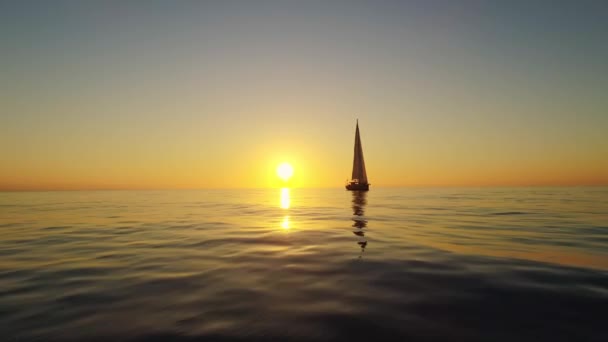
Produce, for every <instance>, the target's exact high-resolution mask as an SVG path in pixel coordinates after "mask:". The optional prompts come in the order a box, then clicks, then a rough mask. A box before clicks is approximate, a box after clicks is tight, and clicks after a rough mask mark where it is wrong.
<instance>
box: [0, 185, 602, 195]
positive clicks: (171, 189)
mask: <svg viewBox="0 0 608 342" xmlns="http://www.w3.org/2000/svg"><path fill="white" fill-rule="evenodd" d="M581 187H585V188H591V187H608V183H599V184H516V185H504V184H503V185H500V184H480V185H454V184H452V185H441V184H436V185H431V184H427V185H379V186H374V187H373V188H379V189H387V188H581ZM281 188H289V189H343V188H344V187H343V186H310V187H302V186H297V187H294V186H278V187H224V188H222V187H220V188H213V187H192V188H153V187H150V188H118V187H116V188H112V187H107V188H74V189H71V188H54V189H44V188H39V189H1V188H0V193H9V192H85V191H194V190H266V189H281Z"/></svg>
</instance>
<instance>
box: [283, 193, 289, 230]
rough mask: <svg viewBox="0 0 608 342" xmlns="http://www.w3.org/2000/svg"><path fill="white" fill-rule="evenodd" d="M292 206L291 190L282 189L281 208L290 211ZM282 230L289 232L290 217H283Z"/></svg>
mask: <svg viewBox="0 0 608 342" xmlns="http://www.w3.org/2000/svg"><path fill="white" fill-rule="evenodd" d="M290 206H291V197H290V193H289V188H282V189H281V208H282V209H289V207H290ZM281 228H283V229H284V230H289V228H290V226H289V215H285V216H283V221H282V222H281Z"/></svg>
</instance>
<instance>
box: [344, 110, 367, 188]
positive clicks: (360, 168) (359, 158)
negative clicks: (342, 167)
mask: <svg viewBox="0 0 608 342" xmlns="http://www.w3.org/2000/svg"><path fill="white" fill-rule="evenodd" d="M369 186H370V184H369V183H368V182H367V172H366V171H365V160H364V159H363V148H362V147H361V136H360V135H359V120H357V128H356V130H355V155H354V158H353V173H352V175H351V179H350V181H348V180H347V183H346V190H351V191H367V190H369Z"/></svg>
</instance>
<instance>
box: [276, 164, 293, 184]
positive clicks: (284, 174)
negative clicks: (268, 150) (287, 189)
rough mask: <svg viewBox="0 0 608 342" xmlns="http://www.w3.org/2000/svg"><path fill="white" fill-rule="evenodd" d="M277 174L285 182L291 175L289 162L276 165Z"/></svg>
mask: <svg viewBox="0 0 608 342" xmlns="http://www.w3.org/2000/svg"><path fill="white" fill-rule="evenodd" d="M277 175H278V176H279V178H281V179H282V180H283V181H284V182H287V181H288V180H289V178H291V176H293V167H292V166H291V164H289V163H281V164H279V166H278V167H277Z"/></svg>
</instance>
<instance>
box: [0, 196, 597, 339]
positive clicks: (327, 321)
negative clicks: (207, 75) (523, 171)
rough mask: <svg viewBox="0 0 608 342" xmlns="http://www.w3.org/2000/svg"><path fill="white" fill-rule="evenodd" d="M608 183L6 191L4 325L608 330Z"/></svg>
mask: <svg viewBox="0 0 608 342" xmlns="http://www.w3.org/2000/svg"><path fill="white" fill-rule="evenodd" d="M607 312H608V188H606V187H557V188H542V187H530V188H377V187H372V189H371V190H370V191H369V192H367V193H354V192H348V191H345V190H343V189H260V190H252V189H244V190H232V189H231V190H171V191H67V192H5V193H0V340H2V341H30V340H40V341H49V340H51V341H80V340H83V341H84V340H86V341H90V340H99V341H110V340H111V341H148V340H151V341H166V340H168V341H197V340H210V341H248V340H277V341H330V340H339V341H347V340H365V339H367V340H396V341H608V318H607V317H608V313H607Z"/></svg>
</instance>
